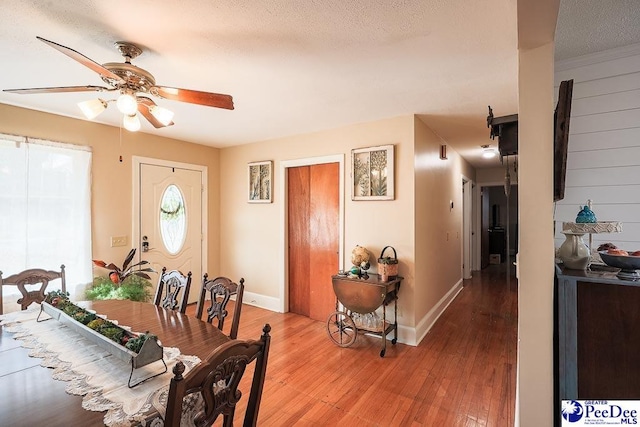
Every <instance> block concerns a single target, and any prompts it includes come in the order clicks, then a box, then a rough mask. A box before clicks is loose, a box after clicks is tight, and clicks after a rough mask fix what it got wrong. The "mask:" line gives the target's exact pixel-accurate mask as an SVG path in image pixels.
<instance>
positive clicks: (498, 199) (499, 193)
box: [481, 184, 518, 268]
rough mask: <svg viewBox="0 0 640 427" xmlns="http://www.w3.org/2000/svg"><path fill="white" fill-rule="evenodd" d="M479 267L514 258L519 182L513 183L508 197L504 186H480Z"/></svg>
mask: <svg viewBox="0 0 640 427" xmlns="http://www.w3.org/2000/svg"><path fill="white" fill-rule="evenodd" d="M481 194H482V195H481V204H482V252H481V255H482V256H481V258H482V268H486V267H488V266H489V265H490V264H503V263H505V262H507V261H513V259H514V257H515V253H516V251H517V248H518V185H517V184H512V185H511V191H510V194H509V197H507V196H506V194H505V190H504V186H483V187H482V192H481Z"/></svg>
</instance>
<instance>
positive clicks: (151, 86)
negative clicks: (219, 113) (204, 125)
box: [4, 37, 234, 132]
mask: <svg viewBox="0 0 640 427" xmlns="http://www.w3.org/2000/svg"><path fill="white" fill-rule="evenodd" d="M37 39H38V40H40V41H41V42H43V43H45V44H47V45H49V46H51V47H52V48H54V49H56V50H58V51H59V52H62V53H63V54H65V55H67V56H68V57H70V58H71V59H73V60H75V61H77V62H79V63H80V64H82V65H84V66H85V67H87V68H89V69H91V70H92V71H94V72H96V73H98V74H99V75H100V78H101V79H102V81H104V82H105V83H106V84H107V85H108V86H107V87H105V86H93V85H87V86H63V87H42V88H26V89H4V92H11V93H17V94H34V93H61V92H115V91H118V92H120V96H119V97H118V99H117V100H104V99H100V98H98V99H92V100H89V101H83V102H80V103H78V107H80V110H81V111H82V113H83V114H84V116H85V117H86V118H87V119H89V120H91V119H94V118H96V117H97V116H98V115H99V114H100V113H102V112H103V111H104V110H105V109H106V108H107V102H111V101H116V107H117V108H118V111H120V112H121V113H122V114H123V118H122V124H123V126H124V128H125V129H127V130H129V131H132V132H135V131H137V130H139V129H140V126H141V124H140V118H139V117H138V115H137V113H140V114H141V115H142V116H143V117H144V118H145V119H147V121H148V122H149V123H151V125H153V126H154V127H155V128H162V127H166V126H172V125H173V124H174V123H173V121H172V120H173V115H174V113H173V112H172V111H171V110H169V109H167V108H164V107H160V106H158V105H156V103H155V102H154V101H153V100H152V99H151V98H149V97H147V96H144V95H145V94H149V95H152V96H157V97H158V98H162V99H168V100H170V101H180V102H186V103H190V104H197V105H204V106H207V107H216V108H224V109H227V110H233V109H234V106H233V98H232V97H231V96H230V95H223V94H219V93H211V92H202V91H197V90H191V89H180V88H175V87H168V86H156V81H155V78H154V77H153V75H152V74H151V73H150V72H148V71H147V70H145V69H142V68H140V67H137V66H135V65H133V64H131V60H132V59H134V58H136V57H138V56H139V55H140V54H142V49H140V48H139V47H138V46H136V45H134V44H132V43H128V42H121V41H119V42H116V43H115V46H116V48H117V49H118V51H120V54H122V56H123V57H124V62H107V63H105V64H102V65H101V64H98V63H97V62H95V61H93V60H92V59H89V58H88V57H86V56H84V55H83V54H81V53H80V52H77V51H75V50H73V49H71V48H68V47H66V46H63V45H61V44H58V43H55V42H52V41H50V40H46V39H43V38H42V37H37Z"/></svg>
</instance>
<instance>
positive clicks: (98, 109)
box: [78, 98, 107, 120]
mask: <svg viewBox="0 0 640 427" xmlns="http://www.w3.org/2000/svg"><path fill="white" fill-rule="evenodd" d="M78 107H80V110H81V111H82V114H84V116H85V117H86V118H87V119H89V120H92V119H95V118H96V117H98V115H99V114H100V113H102V112H103V111H104V110H105V109H106V108H107V103H106V102H105V101H104V100H102V99H100V98H98V99H90V100H89V101H83V102H78Z"/></svg>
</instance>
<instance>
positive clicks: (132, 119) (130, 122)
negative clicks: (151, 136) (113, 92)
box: [122, 114, 140, 132]
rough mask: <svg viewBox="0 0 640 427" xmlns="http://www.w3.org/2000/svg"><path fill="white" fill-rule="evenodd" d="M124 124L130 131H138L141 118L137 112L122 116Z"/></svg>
mask: <svg viewBox="0 0 640 427" xmlns="http://www.w3.org/2000/svg"><path fill="white" fill-rule="evenodd" d="M122 125H123V126H124V128H125V129H126V130H128V131H129V132H136V131H139V130H140V119H139V118H138V115H137V114H133V115H130V116H127V115H125V116H123V117H122Z"/></svg>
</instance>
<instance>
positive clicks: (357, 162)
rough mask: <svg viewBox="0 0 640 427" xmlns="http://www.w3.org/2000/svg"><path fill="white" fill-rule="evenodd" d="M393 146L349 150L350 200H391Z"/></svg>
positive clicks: (392, 190) (392, 192)
mask: <svg viewBox="0 0 640 427" xmlns="http://www.w3.org/2000/svg"><path fill="white" fill-rule="evenodd" d="M393 147H394V146H393V145H381V146H379V147H368V148H358V149H356V150H351V200H393V199H394V182H393V174H394V170H393Z"/></svg>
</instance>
